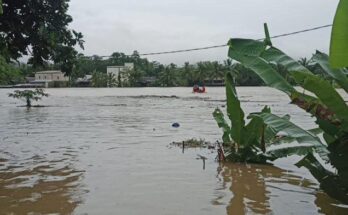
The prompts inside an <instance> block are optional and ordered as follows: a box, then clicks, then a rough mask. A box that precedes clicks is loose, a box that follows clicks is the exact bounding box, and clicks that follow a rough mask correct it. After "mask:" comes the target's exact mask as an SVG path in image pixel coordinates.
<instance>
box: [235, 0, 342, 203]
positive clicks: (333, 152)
mask: <svg viewBox="0 0 348 215" xmlns="http://www.w3.org/2000/svg"><path fill="white" fill-rule="evenodd" d="M342 2H345V3H342ZM345 4H347V1H341V3H340V5H341V7H339V9H338V12H339V11H341V10H340V8H342V5H343V7H346V6H345ZM338 15H340V16H345V17H346V15H343V14H338ZM336 19H337V17H336ZM346 26H347V25H345V28H347V27H346ZM345 30H347V29H345ZM345 30H343V32H345ZM265 32H266V39H265V41H256V40H250V39H239V38H237V39H231V40H230V41H229V43H228V44H229V46H230V48H229V56H230V57H231V58H232V59H234V60H236V61H239V62H240V63H241V64H243V66H245V67H247V68H249V69H251V70H252V71H254V72H255V74H257V75H258V76H259V77H260V78H261V79H262V80H263V81H264V82H265V84H266V85H268V86H270V87H273V88H276V89H278V90H280V91H282V92H284V93H286V94H287V95H288V96H289V98H290V100H291V103H292V104H295V105H297V106H298V107H300V108H302V109H304V110H306V111H307V112H309V113H311V114H312V116H313V117H315V118H316V123H317V124H318V126H319V127H320V129H321V130H322V131H323V137H324V140H325V142H326V143H323V144H322V145H321V146H319V145H317V146H318V147H314V145H312V147H311V149H315V150H312V151H311V152H307V153H306V150H302V149H304V148H303V147H301V146H298V148H297V149H299V150H298V151H297V152H296V149H294V150H292V151H291V152H290V151H288V152H287V151H284V150H283V151H282V153H280V154H279V153H274V154H273V156H275V157H277V156H282V155H283V153H290V154H291V153H292V152H296V153H297V154H300V155H303V154H307V155H306V156H305V158H304V159H303V160H301V161H300V162H299V163H298V166H304V167H306V168H307V169H309V170H310V172H311V173H312V174H313V176H315V177H316V178H317V179H318V181H319V182H320V183H321V187H322V188H323V189H324V190H325V191H326V192H327V193H328V194H329V195H331V196H332V197H334V198H336V199H338V200H341V201H342V202H345V203H348V164H346V163H347V160H348V106H347V104H346V102H345V101H344V99H343V98H342V96H341V94H339V93H338V92H337V90H336V89H335V88H334V87H333V86H332V84H331V83H330V82H328V81H327V80H324V79H323V78H320V77H318V76H316V75H315V74H313V73H312V72H311V71H309V70H308V69H307V68H306V67H304V66H302V65H301V64H299V63H298V62H297V61H295V60H294V59H292V58H291V57H289V56H288V55H286V54H285V53H284V52H282V51H281V50H279V49H277V48H276V47H274V46H273V44H272V42H271V40H270V36H269V32H268V28H267V25H265ZM333 34H335V32H333ZM346 38H347V37H345V39H344V41H341V42H340V43H344V42H347V39H346ZM341 39H342V38H341ZM336 48H337V47H336ZM346 53H347V49H346ZM339 54H340V55H339V57H338V58H340V59H342V58H344V56H343V55H342V53H339ZM344 59H346V62H347V58H344ZM330 60H331V61H332V59H331V56H330ZM311 61H312V62H314V63H316V64H317V65H319V66H320V67H321V68H322V69H323V70H324V72H326V73H327V74H328V75H329V76H330V77H331V78H333V79H334V80H335V82H336V83H337V84H338V85H339V86H340V87H341V88H342V89H344V90H345V93H347V89H348V78H347V75H346V70H345V69H337V68H334V65H335V64H330V62H329V57H328V56H327V55H325V54H323V53H320V52H317V53H316V54H315V55H314V56H313V58H312V59H311ZM334 61H335V60H334ZM339 63H342V61H341V60H338V61H337V62H336V65H337V64H338V65H340V64H339ZM274 64H275V65H281V66H283V67H284V68H285V69H286V70H287V72H288V73H289V76H290V77H292V78H293V79H294V80H295V82H296V83H297V84H298V85H299V86H301V87H302V88H303V89H304V90H306V91H309V92H311V93H312V94H314V96H311V95H308V94H306V93H304V92H299V91H297V90H296V89H295V88H294V87H293V86H291V85H290V84H289V83H288V82H287V81H286V80H285V79H284V78H283V77H282V76H281V75H280V74H279V73H278V72H277V71H276V70H275V69H273V67H272V65H274ZM332 65H333V66H332ZM344 66H346V65H344ZM253 117H254V118H255V117H256V118H258V119H261V120H262V122H263V123H264V124H265V125H266V126H267V127H271V128H272V127H277V128H278V129H280V131H286V130H287V129H288V128H287V127H283V128H282V127H278V126H277V123H280V122H279V117H278V118H276V116H274V115H270V113H258V114H254V115H253ZM271 119H278V122H277V121H275V120H271ZM288 132H289V131H288ZM293 132H294V133H293V135H295V136H296V133H297V132H299V131H295V130H293ZM289 133H290V132H289ZM300 140H301V141H303V142H307V143H311V142H312V141H311V140H310V139H307V137H306V138H305V139H303V138H300ZM311 144H312V143H311ZM302 146H303V145H302ZM313 153H318V154H319V155H321V157H322V158H323V159H324V160H327V161H328V162H330V164H332V166H333V167H334V168H335V169H336V172H331V171H329V170H327V169H325V168H324V167H323V166H322V165H321V162H320V161H318V159H317V157H316V156H314V155H313Z"/></svg>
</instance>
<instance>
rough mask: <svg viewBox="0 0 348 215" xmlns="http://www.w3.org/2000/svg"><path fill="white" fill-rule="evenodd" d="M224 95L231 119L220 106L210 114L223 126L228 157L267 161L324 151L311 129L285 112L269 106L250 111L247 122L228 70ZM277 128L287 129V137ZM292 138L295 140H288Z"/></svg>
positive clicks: (229, 159) (255, 161)
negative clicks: (279, 113) (276, 112)
mask: <svg viewBox="0 0 348 215" xmlns="http://www.w3.org/2000/svg"><path fill="white" fill-rule="evenodd" d="M226 97H227V110H226V112H227V115H228V118H229V119H230V122H231V123H230V124H228V123H227V121H226V120H225V118H224V114H223V112H222V111H221V110H220V109H219V108H217V109H216V110H215V111H214V113H213V116H214V118H215V120H216V122H217V124H218V126H219V127H220V128H222V130H223V136H222V140H223V145H224V148H225V152H226V154H227V155H226V159H227V160H228V161H233V162H252V163H266V162H267V161H272V160H275V159H277V158H280V157H286V156H289V155H292V154H302V155H305V154H307V153H309V152H314V151H315V152H320V153H321V152H323V151H325V149H323V148H324V145H323V144H322V143H321V141H320V139H319V138H317V137H316V136H315V135H314V134H313V133H312V132H311V131H306V130H303V129H302V128H300V127H298V126H296V125H295V124H293V123H292V122H290V121H289V117H288V116H284V117H277V116H274V115H272V114H271V110H270V108H268V107H265V108H264V109H263V110H262V112H261V113H258V114H256V113H254V114H251V115H249V117H248V118H249V119H250V120H249V122H248V123H246V120H245V114H244V111H243V109H242V108H241V106H240V101H239V99H238V95H237V92H236V89H235V87H234V84H233V79H232V74H231V73H230V72H229V73H227V75H226ZM280 131H283V132H286V133H287V135H286V137H281V136H277V134H278V133H279V132H280ZM293 141H296V142H297V143H298V144H297V145H289V144H288V143H291V142H293ZM274 146H276V147H274Z"/></svg>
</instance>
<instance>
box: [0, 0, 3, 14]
mask: <svg viewBox="0 0 348 215" xmlns="http://www.w3.org/2000/svg"><path fill="white" fill-rule="evenodd" d="M3 13H4V11H3V10H2V0H0V15H2V14H3Z"/></svg>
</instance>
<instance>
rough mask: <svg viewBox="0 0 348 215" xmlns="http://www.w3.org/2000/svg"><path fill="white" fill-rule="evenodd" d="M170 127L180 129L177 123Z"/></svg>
mask: <svg viewBox="0 0 348 215" xmlns="http://www.w3.org/2000/svg"><path fill="white" fill-rule="evenodd" d="M172 127H173V128H179V127H180V124H179V123H177V122H175V123H173V124H172Z"/></svg>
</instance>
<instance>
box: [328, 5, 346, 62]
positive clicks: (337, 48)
mask: <svg viewBox="0 0 348 215" xmlns="http://www.w3.org/2000/svg"><path fill="white" fill-rule="evenodd" d="M347 11H348V1H347V0H340V3H339V5H338V8H337V11H336V15H335V19H334V23H333V27H332V34H331V46H330V64H331V65H332V67H334V68H343V67H347V66H348V51H347V50H348V39H347V38H348V12H347Z"/></svg>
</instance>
